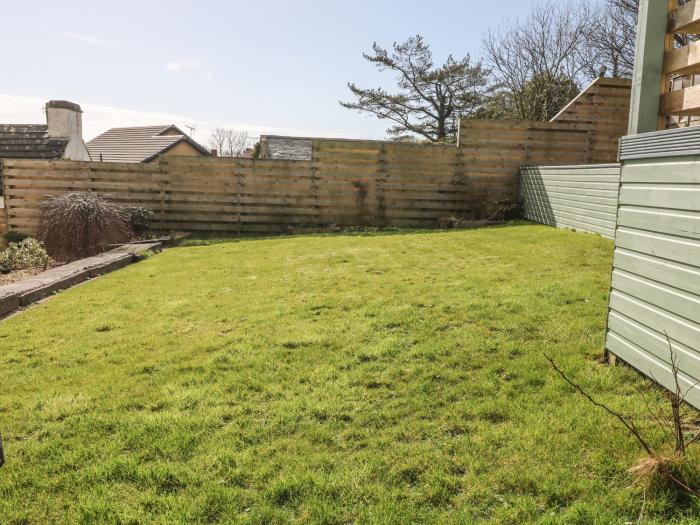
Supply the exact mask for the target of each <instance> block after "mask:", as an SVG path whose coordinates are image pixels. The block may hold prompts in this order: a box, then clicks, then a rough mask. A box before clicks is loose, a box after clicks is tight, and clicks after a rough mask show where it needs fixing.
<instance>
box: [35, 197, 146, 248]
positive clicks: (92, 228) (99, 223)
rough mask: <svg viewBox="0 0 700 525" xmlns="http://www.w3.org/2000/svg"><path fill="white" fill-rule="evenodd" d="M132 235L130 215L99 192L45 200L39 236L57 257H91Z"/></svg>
mask: <svg viewBox="0 0 700 525" xmlns="http://www.w3.org/2000/svg"><path fill="white" fill-rule="evenodd" d="M132 236H133V232H132V231H131V227H130V225H129V216H128V214H127V213H125V212H124V210H123V209H122V208H120V207H119V206H117V205H116V204H114V203H111V202H109V201H107V200H105V199H104V198H102V197H100V196H99V195H98V194H97V193H90V192H74V193H64V194H63V195H60V196H58V197H49V198H48V199H46V200H45V201H44V202H43V203H42V208H41V218H40V219H39V239H40V240H41V241H42V242H43V243H44V247H45V248H46V251H47V252H48V254H49V255H50V256H51V257H53V258H54V259H56V260H59V261H66V260H72V259H80V258H83V257H90V256H92V255H96V254H98V253H101V252H102V251H104V249H105V247H106V246H107V245H110V244H120V243H124V242H128V241H129V240H130V239H131V238H132Z"/></svg>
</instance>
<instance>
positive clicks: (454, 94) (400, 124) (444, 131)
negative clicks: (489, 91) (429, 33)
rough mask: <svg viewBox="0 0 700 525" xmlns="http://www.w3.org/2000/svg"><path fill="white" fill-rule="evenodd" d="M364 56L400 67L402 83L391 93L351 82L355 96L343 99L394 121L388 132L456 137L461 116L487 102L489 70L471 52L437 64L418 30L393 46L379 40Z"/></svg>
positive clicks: (385, 66) (382, 66)
mask: <svg viewBox="0 0 700 525" xmlns="http://www.w3.org/2000/svg"><path fill="white" fill-rule="evenodd" d="M363 56H364V57H365V59H366V60H367V61H369V62H371V63H373V64H374V65H375V66H376V67H377V69H378V70H379V71H392V72H394V73H396V75H397V88H398V89H397V91H396V92H394V93H391V92H389V91H387V90H385V89H383V88H376V89H364V88H360V87H358V86H357V85H355V84H354V83H349V84H348V87H349V88H350V91H351V92H352V94H353V95H355V97H356V100H355V101H354V102H341V103H340V104H341V106H343V107H345V108H348V109H356V110H358V111H361V112H365V113H370V114H372V115H376V116H377V118H379V119H381V120H389V121H391V122H393V123H394V125H393V126H392V127H390V128H389V129H388V130H387V134H388V135H389V136H391V137H393V138H394V139H397V140H406V139H407V138H411V137H420V138H422V139H424V140H427V141H430V142H449V141H454V140H455V137H456V135H457V128H458V125H459V119H460V118H462V117H470V116H472V115H473V114H474V112H475V111H476V110H477V109H478V108H479V107H481V105H482V104H483V102H484V98H485V91H486V88H487V84H488V77H489V71H488V70H487V69H486V68H484V67H483V66H482V64H481V62H477V63H472V61H471V58H470V56H469V55H467V56H466V57H464V58H461V59H455V58H453V57H452V55H450V56H449V57H448V58H447V60H446V61H445V63H444V64H443V65H441V66H438V67H436V66H435V65H434V63H433V57H432V53H431V51H430V48H429V46H428V45H427V44H426V43H425V42H424V41H423V37H421V36H420V35H417V36H414V37H411V38H409V39H408V40H406V41H405V42H403V43H394V45H393V48H392V51H391V52H389V51H387V50H386V49H384V48H382V47H380V46H379V45H378V44H376V43H375V44H374V46H373V54H371V55H370V54H363Z"/></svg>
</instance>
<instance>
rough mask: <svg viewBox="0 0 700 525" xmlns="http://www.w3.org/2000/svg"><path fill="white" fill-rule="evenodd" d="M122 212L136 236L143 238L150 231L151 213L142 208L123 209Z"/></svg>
mask: <svg viewBox="0 0 700 525" xmlns="http://www.w3.org/2000/svg"><path fill="white" fill-rule="evenodd" d="M124 212H125V213H126V214H127V215H128V217H129V223H130V224H131V228H132V229H133V230H134V232H135V233H136V235H138V236H139V237H143V236H144V235H145V234H146V233H148V231H149V230H150V229H151V221H152V220H153V212H152V211H151V210H149V209H148V208H145V207H143V206H133V207H128V208H124Z"/></svg>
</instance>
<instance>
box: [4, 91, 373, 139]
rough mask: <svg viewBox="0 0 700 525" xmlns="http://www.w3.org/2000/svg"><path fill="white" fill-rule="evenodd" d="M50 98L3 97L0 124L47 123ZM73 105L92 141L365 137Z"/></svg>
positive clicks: (332, 131) (84, 133)
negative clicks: (177, 136)
mask: <svg viewBox="0 0 700 525" xmlns="http://www.w3.org/2000/svg"><path fill="white" fill-rule="evenodd" d="M50 98H59V96H54V97H46V98H40V97H23V96H13V95H2V94H0V123H2V124H45V123H46V118H45V117H44V113H43V107H44V105H45V104H46V102H47V101H48V100H49V99H50ZM67 99H68V100H71V101H72V102H77V103H78V104H80V106H81V108H82V110H83V137H84V138H85V140H86V141H87V140H90V139H92V138H94V137H96V136H97V135H99V134H101V133H104V132H105V131H107V130H108V129H110V128H116V127H127V126H154V125H160V124H175V125H176V126H177V127H179V128H180V129H182V130H183V131H184V132H187V126H194V127H195V128H196V131H195V133H194V138H195V140H197V141H199V142H200V143H202V144H204V145H206V144H207V142H208V140H209V136H210V135H211V134H212V132H213V131H214V130H215V129H216V128H217V127H223V128H231V129H235V130H237V131H247V132H248V135H249V136H250V137H251V138H257V137H258V136H260V135H289V136H296V137H345V138H363V137H362V135H361V134H359V133H358V132H356V131H351V130H343V129H336V130H326V131H323V130H318V129H316V130H314V129H308V128H306V129H305V128H289V127H280V126H261V125H259V124H246V123H241V122H233V123H231V122H229V123H213V122H205V121H198V120H196V119H194V118H192V117H191V116H183V115H174V114H171V113H157V112H151V111H137V110H131V109H120V108H115V107H111V106H102V105H98V104H85V103H82V102H81V101H79V100H72V99H71V98H70V97H67Z"/></svg>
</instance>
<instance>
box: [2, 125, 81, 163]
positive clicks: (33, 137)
mask: <svg viewBox="0 0 700 525" xmlns="http://www.w3.org/2000/svg"><path fill="white" fill-rule="evenodd" d="M67 145H68V139H67V138H51V137H49V127H48V126H46V125H42V124H0V158H6V159H60V158H61V157H63V155H64V153H65V151H66V146H67Z"/></svg>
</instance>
